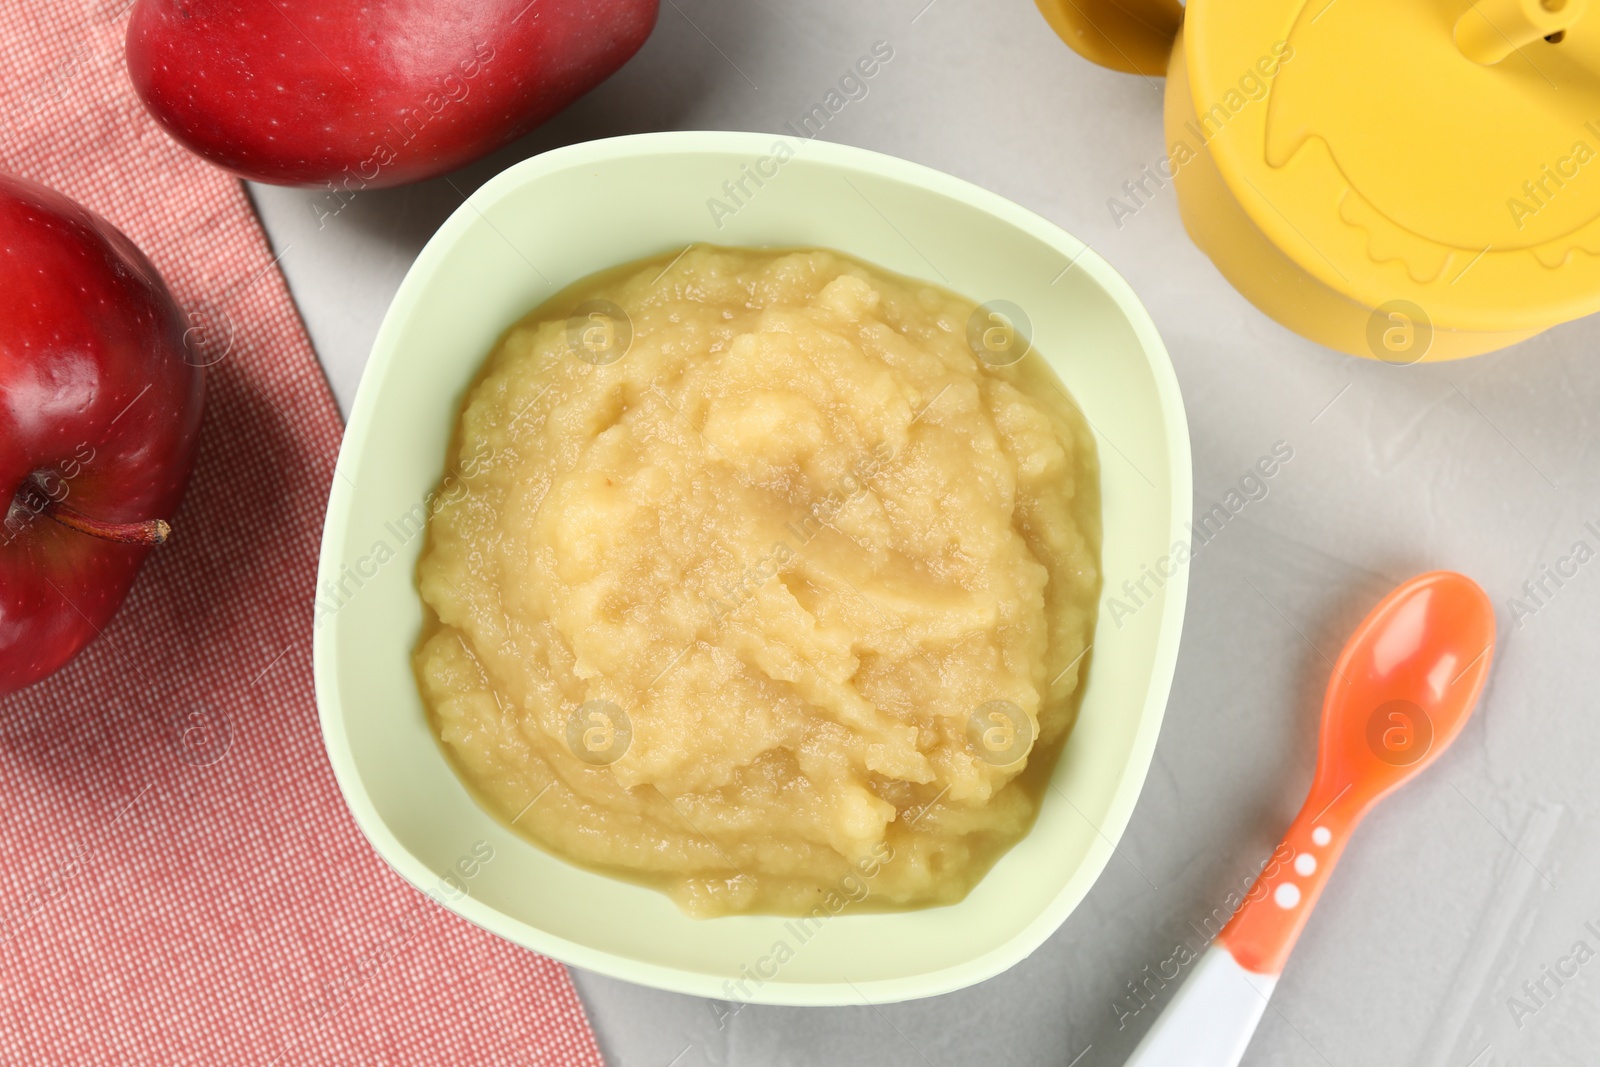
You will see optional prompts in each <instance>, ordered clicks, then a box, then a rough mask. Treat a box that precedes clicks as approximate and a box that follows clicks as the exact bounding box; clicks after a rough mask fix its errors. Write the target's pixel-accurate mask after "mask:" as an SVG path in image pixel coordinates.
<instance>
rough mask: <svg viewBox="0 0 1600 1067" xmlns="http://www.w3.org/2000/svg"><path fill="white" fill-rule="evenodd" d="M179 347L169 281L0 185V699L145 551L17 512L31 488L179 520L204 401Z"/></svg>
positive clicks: (101, 230)
mask: <svg viewBox="0 0 1600 1067" xmlns="http://www.w3.org/2000/svg"><path fill="white" fill-rule="evenodd" d="M183 335H184V327H183V320H182V318H181V316H180V314H179V312H178V308H177V307H176V305H175V304H174V303H173V300H172V296H171V294H170V293H169V292H168V291H167V286H166V283H165V282H163V281H162V280H161V277H160V275H158V274H157V273H156V270H155V268H154V267H153V266H151V264H150V261H149V260H148V259H146V258H145V257H144V254H143V253H141V252H140V251H139V250H138V249H137V248H135V247H134V245H133V243H132V242H131V241H129V240H128V239H127V238H126V237H124V236H123V235H122V234H121V233H120V232H118V231H117V230H116V229H115V228H113V227H112V226H111V225H110V224H109V223H107V222H106V221H105V220H104V219H101V218H100V217H99V216H97V215H94V214H92V213H91V212H89V211H87V210H85V209H84V208H82V207H80V206H79V205H78V204H76V203H74V202H73V201H71V200H69V199H68V198H66V197H65V196H62V195H61V194H59V193H56V192H54V191H52V190H49V189H46V188H44V187H43V186H40V185H35V184H33V183H31V182H25V181H21V180H19V179H16V178H11V177H7V176H5V175H0V504H3V505H4V506H6V509H7V510H6V513H5V517H4V522H3V524H0V695H3V694H6V693H10V692H12V691H14V690H16V689H20V688H22V687H23V686H25V685H29V684H30V683H32V682H35V681H37V680H38V679H40V678H43V677H44V676H45V675H47V674H50V673H52V672H53V671H55V670H56V669H58V668H59V667H61V666H62V665H63V664H64V663H66V662H67V661H68V660H70V659H71V658H72V657H73V656H75V655H77V653H78V651H79V650H80V649H82V648H83V646H84V645H86V644H88V643H89V641H90V640H92V639H93V638H94V637H95V635H96V634H98V633H99V632H100V630H101V629H103V628H104V627H105V625H106V623H107V622H109V621H110V620H111V616H112V615H113V614H114V613H115V612H116V610H117V608H118V606H120V605H121V603H122V600H123V598H124V597H125V596H127V593H128V588H129V587H130V586H131V585H132V584H133V579H134V576H135V575H136V574H137V573H138V571H139V565H140V564H141V563H142V562H143V561H144V558H145V556H146V555H147V554H148V553H149V552H150V549H149V548H148V547H142V546H138V545H127V544H117V543H115V542H111V541H104V540H101V539H99V538H96V537H90V536H89V535H87V534H83V533H79V532H78V531H76V530H70V529H68V528H67V527H65V526H62V525H60V524H59V523H56V522H55V521H53V520H51V519H50V518H49V517H47V516H44V515H41V514H38V513H37V511H36V510H34V509H31V508H29V507H28V506H26V505H25V503H24V501H26V500H27V499H29V498H30V497H32V498H33V499H37V496H36V495H34V494H35V493H36V492H37V491H38V489H42V490H43V491H44V492H46V493H47V494H48V495H49V496H50V497H52V498H53V499H55V500H56V501H57V502H59V503H64V504H66V505H67V506H69V507H71V508H73V509H75V510H77V511H79V512H82V513H84V514H86V515H90V516H92V517H94V518H96V519H102V520H105V521H107V522H119V523H120V522H142V521H145V520H149V519H168V520H170V519H171V518H172V516H173V513H174V512H175V511H176V510H177V507H178V501H179V499H180V498H181V497H182V495H183V489H184V485H185V483H186V482H187V481H188V479H189V469H190V467H191V466H192V465H193V462H194V453H195V441H196V438H197V435H198V432H199V428H200V410H201V405H202V402H203V399H204V395H205V377H204V372H203V371H202V370H201V369H200V368H199V367H197V366H194V365H192V364H191V363H190V362H189V361H188V360H187V359H186V358H185V355H186V350H185V348H184V343H183ZM30 485H32V486H35V487H37V489H35V490H32V491H25V490H26V487H28V486H30ZM19 492H21V498H20V499H19ZM176 536H179V537H181V536H182V532H181V530H180V532H179V533H178V534H177V535H176ZM161 551H171V546H168V547H166V548H164V549H162V550H161Z"/></svg>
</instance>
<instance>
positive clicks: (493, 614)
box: [416, 246, 1099, 916]
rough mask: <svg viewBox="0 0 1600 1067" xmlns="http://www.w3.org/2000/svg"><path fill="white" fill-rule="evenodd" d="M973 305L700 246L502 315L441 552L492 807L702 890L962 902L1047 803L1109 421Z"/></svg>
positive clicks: (424, 565)
mask: <svg viewBox="0 0 1600 1067" xmlns="http://www.w3.org/2000/svg"><path fill="white" fill-rule="evenodd" d="M973 313H974V305H973V304H972V303H971V302H970V301H967V300H964V299H961V298H959V297H956V296H953V295H951V294H949V293H946V292H944V291H942V290H939V289H936V288H934V287H932V286H929V285H925V284H923V283H920V282H912V281H909V280H906V279H902V278H898V277H894V276H890V275H887V274H885V273H882V272H880V271H877V270H874V269H869V268H867V267H865V266H863V265H861V264H859V263H857V262H855V261H852V260H850V259H847V258H845V257H843V256H841V255H839V254H837V253H832V252H826V251H801V252H772V251H745V250H730V249H717V248H710V247H705V246H697V247H695V248H692V249H691V250H689V251H688V252H687V253H685V254H684V255H683V256H682V257H681V258H679V259H677V260H676V261H675V262H670V263H669V261H668V259H667V258H663V259H660V260H657V261H653V262H651V263H649V264H634V265H633V266H632V267H630V268H627V269H625V270H622V271H614V272H608V274H607V275H604V276H597V278H596V279H591V280H590V281H589V282H588V283H585V284H581V285H580V286H578V287H574V288H573V289H570V290H568V291H567V292H565V293H563V294H561V295H560V296H558V297H557V298H556V299H555V300H553V301H552V302H551V303H549V304H547V305H545V306H544V307H543V308H541V309H539V310H538V311H536V312H535V313H534V314H533V315H531V316H529V317H528V318H527V319H525V320H524V321H523V322H522V323H520V324H518V325H517V326H515V327H514V328H513V329H511V330H510V332H509V333H508V334H507V335H506V336H505V338H504V339H503V340H502V342H501V343H500V345H499V347H498V348H497V349H496V350H495V352H494V353H493V355H492V356H491V358H490V360H489V362H488V364H487V366H486V368H485V370H484V372H483V375H482V376H481V377H480V379H479V380H478V382H477V383H476V384H475V385H474V387H473V388H472V390H471V392H470V395H469V396H468V398H467V402H466V405H465V407H464V410H463V411H462V415H461V421H460V426H459V432H458V437H457V440H456V442H455V444H454V446H453V454H452V456H451V457H450V480H452V481H454V482H457V483H459V484H456V485H455V486H454V487H453V491H452V492H450V493H448V494H441V496H440V498H439V499H440V503H439V504H438V506H437V510H436V511H435V512H434V514H433V515H432V517H431V519H430V521H429V527H428V531H429V538H428V544H427V547H426V548H425V550H424V552H423V556H422V560H421V563H420V566H419V580H420V585H421V592H422V597H423V600H424V601H425V602H426V605H427V608H428V612H429V616H430V621H429V626H428V629H427V631H426V632H425V635H424V637H423V639H422V641H421V643H420V644H419V647H418V649H417V653H416V668H417V674H418V678H419V682H420V685H421V688H422V692H423V695H424V698H425V702H426V704H427V707H428V709H429V714H430V717H431V721H432V724H433V726H434V728H435V730H436V732H437V735H438V737H439V738H440V740H441V741H442V743H443V745H444V747H445V750H446V751H447V753H448V754H449V756H450V757H451V759H452V761H453V762H454V764H455V766H456V767H457V769H458V771H459V773H460V774H461V775H462V777H463V778H464V779H465V781H466V782H467V783H468V784H469V786H470V787H471V788H472V790H473V791H474V793H475V794H476V795H477V796H478V797H479V799H480V801H481V802H482V803H484V804H485V805H486V806H487V807H488V808H489V809H490V810H491V811H493V812H494V813H496V814H497V815H498V816H499V817H500V818H501V819H502V820H504V821H506V822H508V823H511V824H513V826H514V829H516V830H517V831H519V832H521V833H522V834H524V835H526V836H527V837H529V838H531V839H532V840H533V841H535V842H537V843H539V844H540V845H542V846H544V847H545V848H547V849H549V850H550V851H552V852H554V853H556V854H558V855H561V856H563V857H566V858H567V859H569V860H572V861H575V862H577V863H580V864H583V865H585V866H588V867H591V868H594V869H597V870H601V871H604V872H606V873H608V874H613V875H618V876H621V877H624V878H628V879H631V880H635V881H640V882H644V883H646V884H649V885H652V886H656V887H658V888H660V889H662V890H664V891H666V892H667V893H669V894H670V895H671V896H672V898H673V899H674V900H676V901H677V903H678V904H679V905H680V906H681V907H682V908H683V909H684V910H685V911H687V912H689V913H690V914H693V915H698V916H711V915H721V914H728V913H734V912H752V911H759V912H778V913H790V914H804V913H812V912H816V911H817V910H818V909H819V908H825V909H827V910H828V911H830V912H831V911H837V910H839V906H835V905H836V903H837V902H841V901H861V902H863V904H862V906H865V907H880V908H882V907H888V908H894V907H918V906H927V905H933V904H943V903H951V902H954V901H957V900H959V899H961V898H962V897H963V896H965V895H966V893H967V892H968V891H969V890H970V889H971V887H972V886H973V885H974V884H975V883H976V882H977V881H978V879H980V878H981V877H982V876H983V875H984V873H985V872H986V871H987V870H988V869H989V867H990V866H991V865H992V864H993V863H994V862H995V860H996V859H998V857H999V856H1000V854H1002V853H1003V852H1004V851H1005V850H1006V849H1007V848H1009V847H1010V846H1011V845H1012V844H1013V843H1015V842H1016V841H1017V839H1018V838H1020V837H1021V836H1022V835H1023V834H1024V833H1026V832H1027V830H1028V828H1029V826H1030V825H1031V823H1032V821H1033V817H1034V814H1035V812H1036V810H1037V805H1038V800H1039V792H1040V789H1041V787H1042V783H1043V780H1044V777H1045V774H1046V773H1047V772H1048V770H1049V766H1050V763H1051V761H1052V760H1053V758H1054V756H1055V754H1056V753H1057V752H1058V751H1059V748H1060V745H1061V743H1062V740H1063V738H1064V737H1065V735H1066V733H1067V731H1068V729H1069V728H1070V726H1071V723H1072V718H1073V715H1074V712H1075V708H1076V694H1077V690H1078V683H1079V676H1080V668H1081V666H1082V665H1083V663H1084V662H1086V661H1085V659H1084V657H1083V653H1084V651H1085V649H1086V648H1087V647H1088V644H1089V642H1090V640H1091V636H1092V633H1091V631H1092V627H1093V625H1094V617H1095V601H1096V598H1097V596H1098V589H1099V567H1098V560H1099V503H1098V475H1097V472H1096V465H1095V454H1094V441H1093V437H1092V436H1091V434H1090V432H1089V430H1088V428H1087V427H1086V426H1085V424H1084V421H1083V419H1082V416H1081V415H1079V414H1078V412H1077V411H1076V409H1075V408H1074V407H1073V405H1072V404H1071V402H1070V401H1069V400H1068V399H1067V397H1066V395H1065V393H1064V392H1062V390H1061V388H1060V386H1059V384H1057V383H1056V381H1055V379H1054V377H1053V374H1052V372H1051V371H1050V370H1049V369H1048V368H1047V367H1046V366H1045V365H1044V363H1043V361H1042V360H1041V359H1040V357H1039V356H1038V355H1037V354H1029V355H1027V356H1026V357H1025V358H1023V359H1022V360H1021V361H1020V362H1017V363H1015V364H1013V365H1010V366H995V365H992V362H993V361H985V360H980V359H978V358H977V357H976V356H975V355H974V349H973V348H971V347H969V345H968V332H969V331H968V321H969V318H970V317H971V316H972V315H973ZM1030 748H1031V752H1030ZM840 906H842V904H841V905H840Z"/></svg>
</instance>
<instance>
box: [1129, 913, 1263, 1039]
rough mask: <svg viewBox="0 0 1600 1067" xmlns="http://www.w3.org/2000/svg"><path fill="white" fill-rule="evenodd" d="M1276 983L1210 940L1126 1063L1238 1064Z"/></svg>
mask: <svg viewBox="0 0 1600 1067" xmlns="http://www.w3.org/2000/svg"><path fill="white" fill-rule="evenodd" d="M1277 983H1278V979H1277V978H1276V977H1272V976H1268V975H1260V974H1254V973H1252V972H1250V971H1247V970H1245V969H1244V968H1243V967H1241V966H1239V964H1238V963H1237V962H1236V961H1235V960H1234V958H1233V956H1232V955H1230V954H1229V952H1228V950H1227V949H1225V948H1222V947H1221V946H1219V945H1215V944H1213V945H1212V946H1211V947H1210V948H1208V949H1206V950H1205V952H1204V953H1203V954H1202V955H1201V957H1200V961H1199V962H1198V963H1196V964H1195V965H1194V972H1193V973H1192V974H1190V975H1189V977H1188V978H1187V979H1186V980H1185V981H1184V983H1183V985H1181V986H1179V987H1178V992H1177V993H1176V994H1174V995H1173V998H1172V1003H1171V1004H1168V1005H1167V1007H1166V1010H1165V1011H1163V1012H1162V1013H1161V1015H1160V1017H1158V1018H1157V1019H1156V1021H1155V1024H1154V1025H1153V1026H1151V1027H1150V1030H1149V1032H1148V1033H1146V1034H1145V1035H1144V1040H1142V1041H1140V1042H1139V1047H1138V1048H1136V1049H1134V1050H1133V1055H1132V1056H1131V1057H1130V1058H1129V1059H1128V1062H1127V1064H1126V1065H1125V1067H1174V1065H1176V1064H1182V1065H1183V1067H1237V1064H1238V1063H1239V1060H1240V1059H1242V1058H1243V1057H1244V1050H1245V1048H1246V1047H1247V1046H1248V1045H1249V1044H1250V1038H1251V1037H1252V1036H1253V1035H1254V1034H1255V1032H1256V1024H1257V1023H1258V1022H1260V1021H1261V1013H1262V1012H1264V1011H1266V1010H1267V998H1268V997H1270V996H1272V987H1273V986H1275V985H1277Z"/></svg>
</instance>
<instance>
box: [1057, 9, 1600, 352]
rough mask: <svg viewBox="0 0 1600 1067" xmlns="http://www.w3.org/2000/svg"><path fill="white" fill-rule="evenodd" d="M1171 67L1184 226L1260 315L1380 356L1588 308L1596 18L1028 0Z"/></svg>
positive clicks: (1104, 53)
mask: <svg viewBox="0 0 1600 1067" xmlns="http://www.w3.org/2000/svg"><path fill="white" fill-rule="evenodd" d="M1038 4H1039V8H1040V10H1041V11H1042V12H1043V13H1044V15H1045V17H1046V19H1047V20H1048V21H1049V22H1050V24H1051V26H1052V27H1054V29H1055V30H1056V32H1057V33H1059V34H1060V35H1061V37H1062V38H1063V39H1064V40H1065V41H1066V42H1067V43H1068V44H1069V45H1071V46H1072V47H1073V49H1074V50H1076V51H1078V52H1079V53H1081V54H1082V55H1084V56H1085V57H1087V58H1089V59H1091V60H1094V61H1095V62H1097V63H1100V64H1102V65H1104V66H1108V67H1111V68H1113V69H1115V70H1122V71H1127V72H1130V73H1138V74H1144V75H1147V76H1154V75H1160V74H1165V75H1166V76H1167V90H1166V107H1165V125H1166V139H1167V153H1168V154H1167V159H1166V161H1165V162H1164V163H1163V164H1162V168H1161V169H1162V170H1163V171H1164V172H1165V173H1164V174H1163V175H1161V176H1154V175H1152V176H1149V177H1147V178H1146V182H1147V187H1148V191H1150V192H1153V191H1154V190H1155V188H1156V187H1158V186H1159V184H1160V183H1161V182H1163V181H1164V180H1166V179H1170V180H1171V181H1172V182H1173V184H1174V185H1175V187H1176V189H1177V194H1178V205H1179V210H1180V211H1181V213H1182V215H1183V221H1184V225H1185V227H1187V229H1188V230H1189V234H1190V236H1191V237H1193V238H1194V240H1195V243H1196V244H1198V245H1199V246H1200V247H1201V248H1202V249H1203V250H1204V251H1205V252H1206V254H1207V255H1209V256H1210V257H1211V259H1212V261H1213V262H1214V263H1215V264H1216V265H1217V268H1218V269H1219V270H1220V271H1222V273H1223V275H1224V276H1226V277H1227V279H1228V280H1229V281H1230V282H1232V283H1233V285H1234V286H1235V287H1237V288H1238V290H1239V291H1240V292H1241V293H1243V294H1244V295H1245V296H1246V297H1247V298H1248V299H1249V300H1250V301H1251V302H1252V303H1254V304H1255V305H1256V306H1257V307H1259V308H1260V309H1261V310H1263V311H1265V312H1266V313H1267V314H1268V315H1271V316H1272V317H1273V318H1274V319H1276V320H1277V321H1278V322H1280V323H1282V324H1283V325H1285V326H1287V327H1289V328H1290V329H1292V330H1294V331H1296V332H1297V333H1300V334H1302V335H1303V336H1305V337H1308V338H1310V339H1312V340H1314V341H1317V342H1320V343H1321V344H1325V345H1327V346H1329V347H1330V348H1336V349H1338V350H1340V351H1343V352H1348V353H1350V354H1352V355H1358V356H1369V357H1376V358H1379V359H1385V360H1388V361H1391V362H1397V363H1414V362H1418V361H1420V360H1424V359H1428V360H1438V359H1455V358H1459V357H1462V356H1470V355H1476V354H1478V353H1482V352H1489V351H1493V350H1494V349H1498V348H1502V347H1504V346H1506V345H1509V344H1513V343H1515V342H1517V341H1521V340H1523V339H1525V338H1528V337H1532V336H1533V335H1535V334H1537V333H1539V332H1540V331H1542V330H1546V329H1548V328H1550V327H1551V326H1554V325H1556V324H1558V323H1562V322H1567V321H1570V320H1572V319H1576V318H1580V317H1582V316H1584V315H1588V314H1591V313H1593V312H1595V311H1597V310H1600V15H1595V16H1594V17H1592V18H1589V17H1586V16H1587V14H1588V12H1587V0H1479V2H1478V3H1477V4H1475V5H1474V4H1469V3H1468V2H1467V0H1407V2H1406V3H1401V4H1396V3H1393V2H1392V0H1387V2H1386V0H1192V2H1191V3H1190V4H1189V6H1188V8H1187V10H1185V9H1184V8H1183V7H1182V6H1181V5H1179V4H1178V3H1177V2H1176V0H1038Z"/></svg>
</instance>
